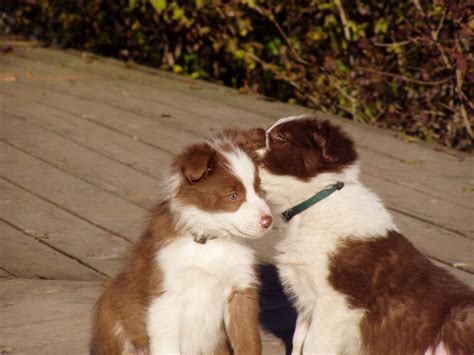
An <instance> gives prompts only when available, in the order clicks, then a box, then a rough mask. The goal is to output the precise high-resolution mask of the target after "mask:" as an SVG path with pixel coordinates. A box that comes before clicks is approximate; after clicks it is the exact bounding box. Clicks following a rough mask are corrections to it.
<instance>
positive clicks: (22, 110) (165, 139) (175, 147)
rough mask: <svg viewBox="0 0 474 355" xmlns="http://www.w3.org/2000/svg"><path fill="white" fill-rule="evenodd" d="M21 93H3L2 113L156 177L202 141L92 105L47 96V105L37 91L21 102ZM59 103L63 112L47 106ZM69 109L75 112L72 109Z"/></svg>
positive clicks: (171, 129) (135, 116)
mask: <svg viewBox="0 0 474 355" xmlns="http://www.w3.org/2000/svg"><path fill="white" fill-rule="evenodd" d="M22 91H23V94H21V96H11V95H8V94H5V92H4V91H2V90H1V89H0V97H2V96H3V97H4V98H5V104H4V105H3V108H2V110H4V112H7V113H10V114H13V115H15V116H20V117H22V118H23V119H24V120H25V121H29V122H32V123H34V124H37V125H39V126H41V127H44V128H46V129H48V130H50V131H53V132H56V133H58V134H60V135H61V136H62V137H64V138H67V139H69V140H72V141H74V142H76V143H79V144H81V145H84V146H87V147H89V148H91V149H92V150H94V151H96V152H98V153H101V154H103V155H105V156H107V157H109V158H112V159H113V160H116V161H120V162H122V163H123V164H125V165H127V166H129V167H132V168H134V169H138V170H139V171H141V172H144V173H145V174H148V175H152V176H154V177H158V178H161V176H162V175H163V167H165V166H168V165H169V164H170V162H171V158H172V155H174V154H175V153H176V152H179V151H180V150H181V149H182V148H183V147H184V145H188V144H190V143H192V142H193V141H197V140H198V139H197V136H194V135H193V136H191V135H189V134H185V133H184V134H183V132H180V130H179V129H173V128H172V127H167V129H166V130H163V125H162V124H159V123H157V122H155V121H153V120H150V119H148V118H144V117H142V116H138V115H135V114H131V113H127V112H124V111H119V110H116V109H110V108H109V107H106V106H104V105H100V104H96V103H94V102H90V101H85V100H81V99H77V98H73V97H70V96H67V95H62V94H53V95H51V94H49V95H48V97H47V98H45V97H43V98H42V101H43V103H37V102H34V101H33V100H32V98H33V97H34V96H33V95H32V94H33V93H29V92H28V91H26V92H27V94H28V100H26V99H22V98H21V97H24V94H25V91H24V90H22ZM18 93H20V92H18ZM36 93H37V94H38V93H40V91H36ZM51 96H53V97H51ZM55 101H58V102H60V103H61V104H60V106H61V108H55V107H53V106H50V105H49V102H55ZM27 103H28V104H27ZM71 106H74V107H75V109H74V110H71V109H69V108H68V107H71ZM63 107H65V108H67V111H66V109H64V108H63ZM77 112H82V113H77ZM85 112H89V114H85ZM163 147H165V148H163Z"/></svg>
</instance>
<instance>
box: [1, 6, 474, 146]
mask: <svg viewBox="0 0 474 355" xmlns="http://www.w3.org/2000/svg"><path fill="white" fill-rule="evenodd" d="M3 3H4V6H3V7H2V8H1V9H0V11H2V15H1V17H0V26H1V27H3V31H5V32H7V33H15V34H22V35H25V36H28V37H30V38H34V39H37V40H40V41H43V42H45V43H46V44H51V45H55V46H60V47H72V48H77V49H81V50H87V51H92V52H96V53H100V54H102V55H106V56H113V57H117V58H121V59H123V60H127V61H129V60H130V61H135V62H137V63H141V64H146V65H150V66H153V67H159V68H163V69H166V70H172V71H174V72H175V73H180V74H184V75H189V76H191V77H194V78H202V79H206V80H212V81H217V82H221V83H223V84H225V85H228V86H232V87H235V88H239V89H240V90H242V91H245V92H249V93H254V92H258V93H261V94H264V95H267V96H270V97H274V98H276V99H278V100H282V101H285V102H289V103H301V104H304V105H307V106H311V107H315V108H318V109H320V110H322V111H330V112H333V113H335V114H338V115H340V116H343V117H347V118H350V119H352V120H355V121H360V122H366V123H368V124H371V125H377V126H381V127H386V128H392V129H395V130H397V131H399V132H400V133H401V134H406V135H408V136H413V137H416V138H419V139H422V140H426V141H436V142H439V143H441V144H443V145H445V146H447V147H451V148H455V149H458V150H463V151H470V152H472V151H473V137H474V134H473V113H474V104H473V99H472V98H473V97H474V73H473V69H472V68H473V67H474V66H473V63H474V58H473V53H474V51H473V41H472V35H473V32H474V16H473V15H472V14H473V11H472V10H473V7H474V5H473V3H472V2H470V1H469V0H464V1H447V0H432V1H422V0H413V1H404V0H400V1H397V0H384V1H380V0H378V1H373V0H369V1H362V0H299V1H297V0H287V1H285V0H233V1H224V0H189V1H175V0H149V1H145V0H135V1H133V0H115V1H114V0H109V1H105V0H75V1H64V0H63V1H61V0H42V1H34V0H28V1H27V0H3Z"/></svg>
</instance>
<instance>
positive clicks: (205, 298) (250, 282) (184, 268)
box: [91, 131, 272, 355]
mask: <svg viewBox="0 0 474 355" xmlns="http://www.w3.org/2000/svg"><path fill="white" fill-rule="evenodd" d="M237 133H238V132H237V131H233V133H232V134H231V133H230V132H228V133H226V134H223V135H220V137H219V138H217V139H214V140H211V141H208V142H205V143H202V144H194V145H191V146H189V147H187V148H186V149H185V150H184V152H183V153H182V154H180V155H179V156H178V157H177V158H176V159H175V160H174V162H173V164H172V167H171V172H170V174H169V176H168V178H167V179H166V181H165V185H166V187H165V189H164V193H163V197H162V199H161V201H160V202H159V203H158V204H157V206H156V207H155V208H154V209H153V211H152V212H151V215H150V222H149V225H148V227H147V228H146V230H145V232H144V233H143V236H142V237H141V239H140V240H139V241H138V242H137V244H136V245H135V246H134V247H133V249H132V252H131V255H130V260H129V263H128V265H127V266H126V267H125V269H124V271H123V272H122V273H121V274H119V275H118V276H117V277H116V278H114V279H113V280H112V281H111V282H110V284H109V285H108V287H107V288H106V290H105V292H104V294H103V295H102V297H101V298H100V299H99V301H98V303H97V306H96V310H95V314H94V327H93V336H92V343H91V352H92V353H93V354H111V355H112V354H113V355H117V354H164V353H165V354H175V353H183V354H231V353H234V354H260V353H261V342H260V334H259V325H258V294H257V290H256V284H257V282H256V275H255V271H254V264H255V260H254V253H253V251H252V249H250V248H249V247H248V246H246V245H245V244H244V242H243V240H244V239H252V238H258V237H260V236H261V235H263V234H264V233H265V232H266V231H267V230H268V229H269V228H270V227H271V225H272V218H271V213H270V209H269V207H268V206H267V204H266V203H265V201H264V200H263V199H262V197H261V190H260V180H259V175H258V169H257V167H256V166H255V164H254V163H253V161H252V159H251V158H250V156H249V155H248V154H247V153H245V152H244V150H243V149H242V148H245V146H246V145H245V144H243V143H245V142H241V141H239V140H238V139H237V138H238V137H237V136H238V134H237ZM248 134H250V133H248Z"/></svg>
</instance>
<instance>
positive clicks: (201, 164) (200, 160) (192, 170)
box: [174, 143, 216, 184]
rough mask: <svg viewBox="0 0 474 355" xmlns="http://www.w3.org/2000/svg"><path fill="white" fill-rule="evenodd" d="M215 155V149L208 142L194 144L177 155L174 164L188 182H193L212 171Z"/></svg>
mask: <svg viewBox="0 0 474 355" xmlns="http://www.w3.org/2000/svg"><path fill="white" fill-rule="evenodd" d="M215 155H216V151H215V150H214V148H212V147H211V146H210V145H209V144H206V143H202V144H194V145H191V146H189V147H187V148H186V150H185V151H184V153H182V154H181V155H179V156H178V158H177V159H176V161H175V163H174V165H175V167H178V168H179V169H180V170H181V173H182V174H183V176H184V177H185V178H186V180H187V181H188V182H189V183H190V184H195V183H197V182H199V181H201V180H202V179H203V178H204V177H205V176H207V175H211V174H212V173H213V171H214V168H213V160H214V157H215Z"/></svg>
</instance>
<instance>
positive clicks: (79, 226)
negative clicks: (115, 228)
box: [0, 179, 130, 276]
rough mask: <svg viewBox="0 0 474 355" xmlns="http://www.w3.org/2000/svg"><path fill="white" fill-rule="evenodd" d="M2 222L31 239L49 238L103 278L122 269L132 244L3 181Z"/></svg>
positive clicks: (50, 243) (0, 185)
mask: <svg viewBox="0 0 474 355" xmlns="http://www.w3.org/2000/svg"><path fill="white" fill-rule="evenodd" d="M0 195H1V196H2V208H0V218H2V219H3V220H5V221H6V222H7V223H8V224H10V225H13V226H15V228H16V229H19V230H22V231H24V232H25V233H27V234H29V235H31V236H41V235H47V236H48V239H43V242H44V243H45V244H47V245H48V246H50V247H51V248H54V249H55V250H56V251H58V252H60V253H63V254H64V255H66V256H68V257H71V258H74V259H75V260H77V261H78V262H80V263H81V264H83V265H85V266H88V267H89V268H91V269H93V270H97V271H98V272H100V273H102V274H104V275H108V276H111V275H115V274H116V273H117V272H118V271H119V270H120V269H121V262H122V256H123V254H124V252H125V250H126V249H127V248H128V246H129V245H130V243H128V242H126V241H125V240H123V239H120V238H117V237H115V236H114V235H112V234H110V233H108V232H106V231H104V230H102V229H99V228H96V227H94V226H93V225H91V224H90V223H88V222H85V221H84V220H81V219H78V218H77V217H75V216H73V215H71V214H70V213H68V212H65V211H63V210H61V209H59V208H57V207H55V206H54V205H52V204H51V203H48V202H45V201H44V200H42V199H40V198H38V197H36V196H34V195H32V194H30V193H28V192H26V191H24V190H22V189H20V188H18V187H16V186H14V185H12V184H11V183H9V182H7V181H5V180H3V179H0Z"/></svg>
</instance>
